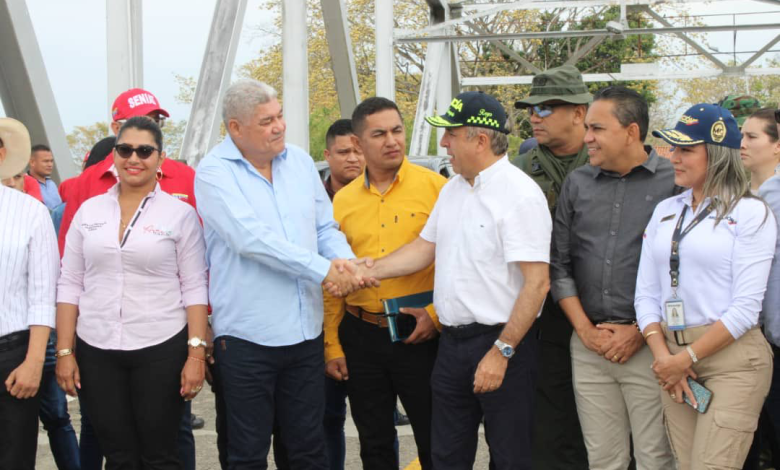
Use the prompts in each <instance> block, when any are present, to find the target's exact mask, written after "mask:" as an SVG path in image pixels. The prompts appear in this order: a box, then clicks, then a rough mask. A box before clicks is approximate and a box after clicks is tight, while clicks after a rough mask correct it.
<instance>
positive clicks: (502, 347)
mask: <svg viewBox="0 0 780 470" xmlns="http://www.w3.org/2000/svg"><path fill="white" fill-rule="evenodd" d="M493 344H495V345H496V347H497V348H498V350H499V351H500V352H501V355H502V356H504V357H505V358H507V359H511V358H512V356H514V355H515V348H513V347H512V346H510V345H508V344H506V343H505V342H503V341H501V340H500V339H497V340H496V342H495V343H493Z"/></svg>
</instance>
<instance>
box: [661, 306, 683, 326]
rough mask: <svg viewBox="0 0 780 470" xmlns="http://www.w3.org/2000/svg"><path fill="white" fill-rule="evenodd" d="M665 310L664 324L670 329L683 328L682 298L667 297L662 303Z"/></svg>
mask: <svg viewBox="0 0 780 470" xmlns="http://www.w3.org/2000/svg"><path fill="white" fill-rule="evenodd" d="M664 309H665V310H666V325H667V326H668V327H669V329H670V330H674V331H678V330H684V329H685V309H684V308H683V301H682V299H669V300H667V301H666V303H665V304H664Z"/></svg>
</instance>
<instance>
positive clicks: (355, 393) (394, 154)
mask: <svg viewBox="0 0 780 470" xmlns="http://www.w3.org/2000/svg"><path fill="white" fill-rule="evenodd" d="M352 128H353V130H354V132H355V135H354V136H353V137H352V138H353V140H354V143H355V144H356V145H357V146H358V147H360V149H361V150H362V151H363V155H364V157H365V160H366V170H365V172H364V174H363V175H362V176H359V177H357V178H356V179H355V180H353V181H352V182H351V183H350V184H348V185H347V186H345V187H344V188H343V189H342V190H341V191H339V192H338V193H337V194H336V196H335V198H334V200H333V215H334V218H335V220H336V222H338V223H339V225H340V226H341V230H342V232H344V234H345V235H346V237H347V241H348V242H349V244H350V245H351V247H352V250H353V251H354V253H355V255H356V256H357V257H359V258H363V257H371V258H381V257H383V256H385V255H387V254H389V253H391V252H393V251H395V250H396V249H398V248H400V247H401V246H403V245H405V244H407V243H409V242H411V241H412V240H414V239H416V238H417V237H418V236H419V234H420V231H421V230H422V228H423V227H424V226H425V222H426V221H427V220H428V216H429V215H430V214H431V211H432V210H433V206H434V205H435V203H436V199H437V198H438V195H439V191H440V190H441V188H442V187H443V186H444V184H445V183H446V179H445V178H444V177H442V176H441V175H439V174H437V173H435V172H433V171H430V170H427V169H425V168H422V167H419V166H416V165H413V164H411V163H409V161H408V160H407V158H406V155H405V151H406V133H405V131H404V125H403V120H402V118H401V113H400V112H399V111H398V107H397V106H396V104H395V103H393V102H392V101H390V100H387V99H385V98H377V97H374V98H368V99H366V100H365V101H363V102H362V103H360V104H359V105H358V106H357V108H355V111H354V112H353V114H352ZM432 289H433V265H432V264H431V266H429V267H428V268H426V269H424V270H422V271H419V272H417V273H415V274H412V275H409V276H404V277H400V278H396V279H390V280H387V281H385V282H383V283H382V285H381V286H380V287H378V288H368V289H363V290H360V291H356V292H353V293H352V294H350V295H349V296H347V297H346V298H345V299H341V298H335V297H331V296H328V295H326V297H325V322H324V329H325V361H326V366H325V370H326V373H327V374H328V375H329V376H330V377H332V378H334V379H336V380H346V381H347V393H348V395H349V401H350V407H351V411H352V418H353V419H354V421H355V425H356V427H357V429H358V434H359V437H360V457H361V459H362V461H363V466H364V468H370V469H372V470H383V469H394V470H395V469H397V468H398V457H397V455H396V453H395V451H394V450H393V443H394V439H395V428H394V423H393V409H394V407H395V402H396V398H400V399H401V403H402V404H403V406H404V409H405V410H406V413H407V414H408V416H409V420H410V421H411V424H412V429H413V431H414V438H415V442H416V443H417V451H418V455H419V457H420V463H421V464H422V468H423V469H430V468H432V465H431V388H430V378H431V371H432V370H433V364H434V361H435V359H436V350H437V347H438V339H437V336H438V331H437V329H438V327H439V324H438V319H437V317H436V313H435V312H434V310H433V306H432V305H430V306H428V307H427V308H425V309H402V313H406V314H408V315H412V316H414V317H415V320H416V323H417V324H416V327H415V329H414V331H413V332H412V334H411V335H410V336H409V337H408V338H407V339H406V340H405V341H403V342H392V341H391V339H390V334H389V332H388V328H387V319H386V318H385V317H383V316H381V314H382V313H383V305H382V300H383V299H391V298H395V297H400V296H405V295H411V294H416V293H419V292H425V291H429V290H432Z"/></svg>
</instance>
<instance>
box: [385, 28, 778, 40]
mask: <svg viewBox="0 0 780 470" xmlns="http://www.w3.org/2000/svg"><path fill="white" fill-rule="evenodd" d="M770 29H780V23H765V24H744V25H716V26H674V27H665V28H631V29H626V30H625V31H623V32H622V34H623V35H625V36H636V35H646V34H678V33H688V32H693V33H714V32H721V31H728V32H732V31H761V30H770ZM590 36H615V33H613V32H611V31H608V30H606V29H591V30H571V31H530V32H524V33H506V34H487V35H479V34H476V35H436V36H414V37H396V40H395V42H396V43H399V44H406V43H413V42H427V43H429V44H430V43H434V42H447V41H455V42H466V41H497V40H498V41H500V40H517V39H561V38H575V37H590Z"/></svg>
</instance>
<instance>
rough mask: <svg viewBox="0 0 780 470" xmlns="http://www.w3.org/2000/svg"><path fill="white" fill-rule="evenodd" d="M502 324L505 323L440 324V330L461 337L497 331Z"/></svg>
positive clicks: (502, 326) (501, 327)
mask: <svg viewBox="0 0 780 470" xmlns="http://www.w3.org/2000/svg"><path fill="white" fill-rule="evenodd" d="M504 325H506V323H497V324H495V325H483V324H482V323H469V324H468V325H458V326H446V325H442V327H441V332H442V333H446V334H448V335H450V336H452V337H453V338H458V339H463V338H471V337H472V336H479V335H484V334H488V333H492V332H498V331H500V330H502V329H503V328H504Z"/></svg>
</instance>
